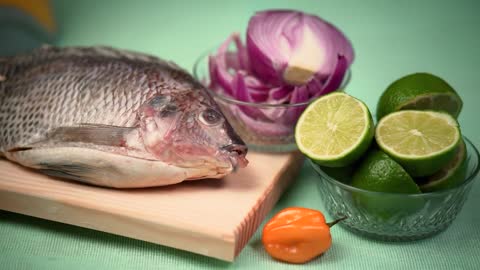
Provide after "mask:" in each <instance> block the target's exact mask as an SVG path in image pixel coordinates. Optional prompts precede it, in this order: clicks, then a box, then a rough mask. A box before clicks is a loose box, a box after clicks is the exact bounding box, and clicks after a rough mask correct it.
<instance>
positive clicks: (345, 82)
mask: <svg viewBox="0 0 480 270" xmlns="http://www.w3.org/2000/svg"><path fill="white" fill-rule="evenodd" d="M214 51H215V49H210V50H207V51H205V52H204V53H202V54H200V57H198V58H197V60H195V63H194V64H193V77H194V78H195V79H197V80H200V76H199V74H198V72H199V68H200V65H201V64H202V61H204V60H205V58H207V57H208V56H209V55H210V53H211V52H214ZM350 79H351V69H350V68H348V69H347V72H346V73H345V76H344V78H343V80H342V84H341V85H340V87H339V88H338V89H337V90H335V91H343V90H344V89H345V87H346V86H347V85H348V83H349V82H350ZM205 89H207V92H208V93H209V94H211V95H212V96H214V97H217V98H219V99H221V100H223V101H225V102H228V103H233V104H236V105H244V106H251V107H263V108H265V107H268V108H294V107H301V106H307V105H309V104H310V103H312V102H313V101H315V99H316V98H312V99H310V100H308V101H304V102H300V103H290V104H271V103H264V102H261V103H257V102H248V101H241V100H237V99H234V98H231V97H229V96H226V95H223V94H221V93H217V92H215V91H213V90H212V89H210V88H209V87H205Z"/></svg>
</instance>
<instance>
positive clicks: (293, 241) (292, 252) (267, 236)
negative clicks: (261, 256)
mask: <svg viewBox="0 0 480 270" xmlns="http://www.w3.org/2000/svg"><path fill="white" fill-rule="evenodd" d="M343 219H345V217H344V218H341V219H338V220H336V221H334V222H331V223H326V222H325V217H324V216H323V214H322V213H321V212H320V211H317V210H313V209H308V208H302V207H289V208H285V209H283V210H282V211H280V212H279V213H277V214H276V215H275V216H274V217H273V218H272V219H271V220H270V221H269V222H268V223H267V224H266V225H265V227H264V228H263V235H262V243H263V246H264V247H265V250H266V251H267V253H268V254H270V256H272V257H273V258H275V259H277V260H280V261H285V262H289V263H305V262H308V261H310V260H312V259H314V258H315V257H317V256H319V255H320V254H322V253H324V252H325V251H327V250H328V249H329V248H330V246H331V244H332V237H331V235H330V227H331V226H333V225H335V224H336V223H337V222H339V221H341V220H343Z"/></svg>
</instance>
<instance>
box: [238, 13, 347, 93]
mask: <svg viewBox="0 0 480 270" xmlns="http://www.w3.org/2000/svg"><path fill="white" fill-rule="evenodd" d="M247 50H248V54H249V59H250V62H251V68H252V72H253V73H254V74H255V75H257V77H259V78H262V80H263V81H265V82H267V83H270V84H273V85H283V84H290V85H304V84H306V83H308V82H309V81H310V80H312V78H313V77H320V80H322V79H325V78H326V77H327V76H328V75H330V74H331V73H332V72H333V67H334V65H335V62H336V56H337V55H338V54H341V55H345V56H346V58H347V59H348V62H349V63H350V62H351V61H353V48H352V47H351V45H350V42H349V41H348V40H347V39H346V37H345V36H344V35H343V34H342V33H341V32H340V31H339V30H338V29H336V28H335V27H334V26H333V25H331V24H330V23H328V22H326V21H324V20H322V19H320V18H319V17H317V16H313V15H309V14H305V13H302V12H298V11H290V10H273V11H263V12H258V13H256V14H255V15H254V16H253V17H252V18H251V19H250V21H249V24H248V29H247Z"/></svg>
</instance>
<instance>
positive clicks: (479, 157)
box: [307, 136, 480, 198]
mask: <svg viewBox="0 0 480 270" xmlns="http://www.w3.org/2000/svg"><path fill="white" fill-rule="evenodd" d="M462 137H463V139H464V141H465V144H467V145H469V146H470V147H471V148H472V149H473V151H472V152H473V153H470V155H473V156H475V157H476V158H477V164H476V166H475V168H474V169H473V171H472V172H471V173H469V174H468V177H467V178H466V179H465V181H464V182H463V183H462V184H461V185H458V186H456V187H453V188H448V189H445V190H441V191H432V192H425V193H420V194H407V193H392V192H382V191H371V190H365V189H360V188H356V187H353V186H350V185H348V184H344V183H342V182H341V181H339V180H337V179H335V178H333V177H331V176H329V175H328V174H327V173H325V172H324V171H323V170H322V169H321V168H320V166H319V165H318V164H316V163H315V162H314V161H313V160H312V159H310V158H308V157H307V159H308V161H309V163H310V165H311V166H312V167H313V169H314V170H315V171H316V172H317V173H318V174H320V177H322V178H324V179H326V180H327V181H328V182H330V183H331V184H333V185H336V186H339V187H340V188H342V189H344V190H347V191H349V192H357V193H364V194H370V195H377V196H378V195H388V196H392V197H395V196H396V197H412V198H421V197H432V196H441V195H445V194H448V193H452V192H453V191H456V190H459V189H462V188H463V187H464V186H467V185H468V184H470V182H472V181H473V180H474V179H475V177H476V176H477V175H478V173H479V171H480V154H479V152H478V149H477V148H476V147H475V145H474V144H473V143H472V142H471V141H470V140H469V139H468V138H467V137H465V136H462Z"/></svg>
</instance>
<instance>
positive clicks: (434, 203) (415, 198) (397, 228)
mask: <svg viewBox="0 0 480 270" xmlns="http://www.w3.org/2000/svg"><path fill="white" fill-rule="evenodd" d="M464 140H465V144H466V147H467V148H466V149H467V162H468V168H467V174H466V179H465V181H464V182H463V184H461V185H460V186H458V187H455V188H451V189H447V190H443V191H437V192H431V193H422V194H395V193H384V192H373V191H367V190H363V189H358V188H355V187H352V186H350V185H347V184H344V183H343V182H342V179H335V178H333V177H332V176H331V174H330V175H329V174H327V173H326V172H325V170H324V169H322V168H321V167H320V166H318V165H317V164H315V163H314V162H313V161H312V160H309V161H310V164H311V165H312V167H313V168H314V169H315V171H316V172H317V173H318V176H319V177H318V179H317V187H318V190H319V192H320V195H321V199H322V201H323V204H324V206H325V208H326V210H327V212H328V213H329V214H330V215H331V216H332V218H340V217H343V216H347V219H345V220H344V221H342V222H341V223H340V224H342V226H344V227H345V228H347V229H349V230H350V231H353V232H355V233H357V234H360V235H363V236H367V237H370V238H374V239H379V240H386V241H409V240H417V239H422V238H426V237H430V236H433V235H435V234H437V233H439V232H441V231H443V230H445V229H446V228H447V227H448V226H449V225H450V224H451V223H452V222H453V221H454V220H455V218H456V217H457V215H458V213H459V212H460V211H461V209H462V207H463V205H464V202H465V201H466V199H467V197H468V194H469V192H470V190H471V188H472V185H473V183H474V182H475V180H476V179H477V178H478V172H479V168H480V166H479V154H478V150H477V149H476V148H475V146H474V145H473V144H472V142H470V141H469V140H468V139H467V138H465V137H464ZM343 181H345V180H344V179H343Z"/></svg>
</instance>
